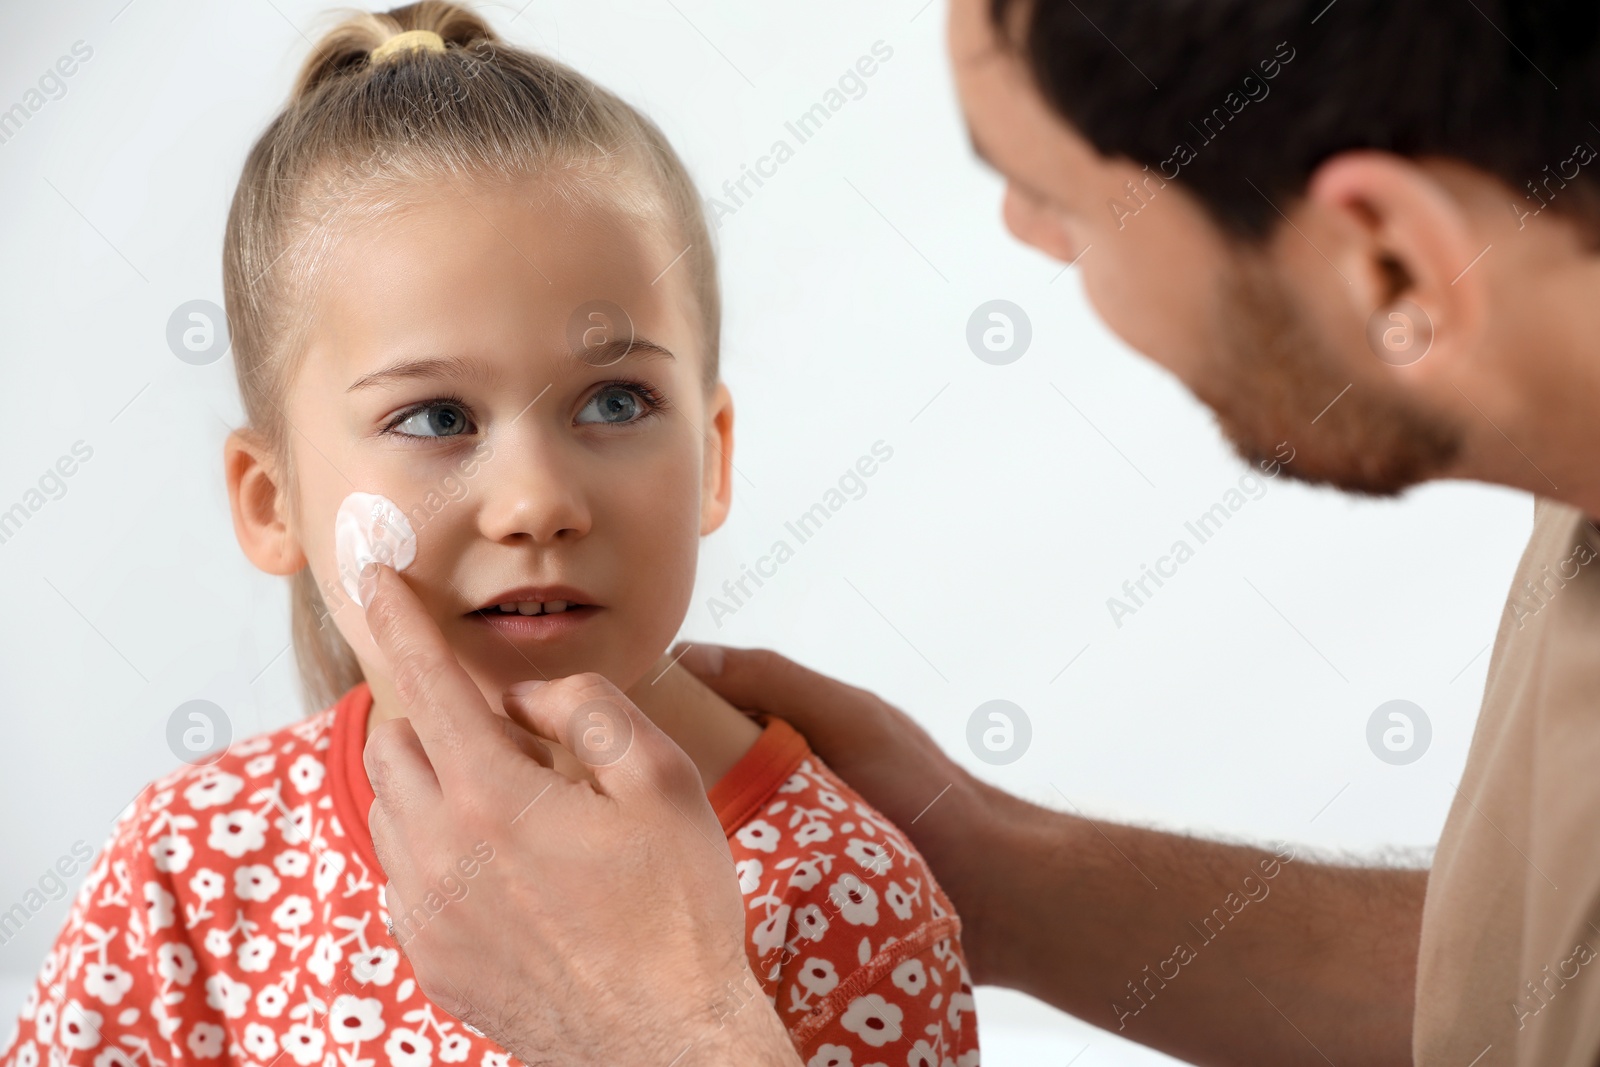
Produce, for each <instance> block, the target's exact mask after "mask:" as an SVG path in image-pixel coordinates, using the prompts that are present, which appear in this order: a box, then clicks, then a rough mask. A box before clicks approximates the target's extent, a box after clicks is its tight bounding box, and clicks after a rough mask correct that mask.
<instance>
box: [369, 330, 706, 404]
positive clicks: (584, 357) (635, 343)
mask: <svg viewBox="0 0 1600 1067" xmlns="http://www.w3.org/2000/svg"><path fill="white" fill-rule="evenodd" d="M573 355H574V357H576V358H577V359H579V360H580V361H582V362H584V363H587V364H589V365H590V366H593V367H609V366H612V365H614V364H616V363H620V362H621V361H622V360H624V359H639V360H647V359H676V358H677V357H676V356H674V355H673V354H672V351H671V350H670V349H668V348H667V347H666V346H664V345H660V344H657V343H656V342H654V341H652V340H650V339H649V338H647V337H635V338H633V340H631V341H629V340H625V339H622V338H618V339H616V340H613V341H606V342H604V343H602V344H598V345H592V346H590V347H588V348H586V349H582V350H580V351H577V352H574V353H573ZM451 378H457V379H466V380H469V381H479V382H483V383H485V384H488V385H495V384H498V382H499V381H500V374H499V372H498V371H497V370H495V369H494V368H493V367H489V366H486V365H484V364H482V363H478V362H475V361H473V360H469V359H463V358H462V357H460V356H428V357H425V358H422V359H408V360H405V361H403V362H400V363H396V364H394V365H393V366H389V367H384V368H383V369H382V370H376V371H373V372H372V373H371V374H364V375H362V376H361V377H360V378H357V379H356V380H355V382H354V383H353V384H351V386H350V388H348V389H346V390H345V392H347V393H353V392H355V391H356V390H358V389H366V388H370V387H372V386H377V385H393V384H395V383H396V382H404V381H440V380H445V379H451Z"/></svg>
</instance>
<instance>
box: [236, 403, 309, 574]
mask: <svg viewBox="0 0 1600 1067" xmlns="http://www.w3.org/2000/svg"><path fill="white" fill-rule="evenodd" d="M222 466H223V470H224V471H225V472H226V475H227V479H228V504H229V506H230V507H231V508H232V510H233V533H234V536H235V537H237V538H238V539H239V547H240V548H242V549H244V554H245V556H246V557H247V558H248V559H249V560H250V562H251V563H254V564H255V565H256V566H257V567H258V568H260V569H261V570H263V571H266V572H267V573H268V574H280V575H288V574H294V573H296V572H297V571H299V570H300V568H302V567H304V566H305V565H306V554H305V552H303V551H302V550H301V548H300V542H299V540H298V539H296V537H295V535H294V532H293V531H292V530H290V528H289V523H288V522H287V519H286V516H285V514H284V510H285V509H284V499H283V497H284V485H283V481H284V479H283V477H282V472H281V471H280V470H279V469H278V464H277V461H276V460H275V459H274V458H273V456H272V454H271V453H270V452H269V451H268V450H267V449H266V448H265V447H264V446H263V445H262V444H261V442H260V440H259V439H258V438H257V437H256V435H255V434H253V433H252V432H251V431H250V430H247V429H246V430H235V431H233V432H232V433H230V434H229V435H228V440H227V442H226V443H225V444H224V445H223V446H222Z"/></svg>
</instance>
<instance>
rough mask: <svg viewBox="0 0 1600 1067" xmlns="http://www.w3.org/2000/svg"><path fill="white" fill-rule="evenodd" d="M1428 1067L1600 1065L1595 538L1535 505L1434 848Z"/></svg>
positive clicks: (1552, 509) (1585, 523)
mask: <svg viewBox="0 0 1600 1067" xmlns="http://www.w3.org/2000/svg"><path fill="white" fill-rule="evenodd" d="M1416 1009H1417V1014H1416V1030H1415V1034H1414V1037H1413V1042H1414V1044H1413V1050H1414V1052H1415V1057H1416V1062H1417V1064H1418V1065H1420V1067H1469V1065H1470V1067H1501V1065H1511V1064H1516V1065H1532V1064H1538V1065H1539V1067H1561V1065H1572V1067H1579V1065H1582V1067H1594V1065H1595V1064H1596V1063H1597V1062H1600V530H1597V529H1596V527H1595V525H1594V524H1593V523H1591V522H1590V521H1589V520H1587V519H1586V518H1585V517H1584V515H1583V513H1582V512H1581V511H1579V510H1578V509H1577V508H1574V507H1570V506H1568V505H1566V504H1561V503H1558V502H1555V501H1551V500H1544V499H1540V500H1538V501H1536V502H1535V506H1534V525H1533V536H1532V537H1531V538H1530V539H1529V541H1528V547H1527V549H1526V551H1525V552H1524V553H1523V556H1522V562H1521V563H1520V564H1519V565H1518V567H1517V573H1516V577H1515V578H1513V579H1512V586H1511V595H1510V597H1509V599H1508V600H1507V602H1506V609H1505V614H1504V615H1503V616H1502V618H1501V620H1500V629H1499V632H1498V634H1497V635H1496V636H1495V642H1494V653H1493V657H1492V658H1491V660H1490V662H1489V677H1488V682H1487V684H1486V686H1485V689H1484V696H1483V711H1482V713H1481V714H1480V716H1479V718H1478V725H1477V729H1476V731H1475V732H1474V734H1473V737H1472V750H1471V752H1470V753H1469V754H1468V756H1467V766H1466V771H1465V772H1464V774H1463V775H1462V779H1461V782H1460V785H1459V787H1458V791H1457V794H1456V797H1455V800H1454V802H1453V803H1452V804H1451V806H1450V816H1449V818H1448V820H1447V821H1446V822H1445V827H1444V833H1443V835H1442V836H1441V837H1440V840H1439V849H1438V852H1437V853H1436V855H1435V860H1434V865H1433V871H1432V874H1431V875H1430V876H1429V879H1428V893H1427V900H1426V902H1425V904H1424V905H1423V911H1422V944H1421V955H1420V958H1419V960H1418V968H1417V1003H1416Z"/></svg>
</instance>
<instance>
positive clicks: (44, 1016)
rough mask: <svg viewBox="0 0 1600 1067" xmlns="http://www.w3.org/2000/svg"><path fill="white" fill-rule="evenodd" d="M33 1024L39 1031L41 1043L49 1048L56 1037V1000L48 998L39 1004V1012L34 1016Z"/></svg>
mask: <svg viewBox="0 0 1600 1067" xmlns="http://www.w3.org/2000/svg"><path fill="white" fill-rule="evenodd" d="M33 1026H34V1029H35V1030H36V1031H37V1033H38V1037H39V1044H41V1045H43V1046H44V1047H45V1048H49V1047H50V1046H51V1044H53V1043H54V1042H55V1039H56V1005H55V1002H54V1001H50V1000H47V1001H45V1002H44V1003H43V1004H41V1005H39V1014H38V1016H37V1017H35V1018H34V1020H33Z"/></svg>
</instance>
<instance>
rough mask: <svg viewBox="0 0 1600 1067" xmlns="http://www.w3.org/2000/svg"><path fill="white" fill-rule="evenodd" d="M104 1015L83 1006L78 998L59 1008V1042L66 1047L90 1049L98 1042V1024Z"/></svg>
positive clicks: (102, 1021)
mask: <svg viewBox="0 0 1600 1067" xmlns="http://www.w3.org/2000/svg"><path fill="white" fill-rule="evenodd" d="M105 1019H106V1017H105V1016H104V1015H101V1014H100V1013H99V1012H97V1011H92V1010H90V1009H89V1008H86V1007H84V1006H83V1005H82V1004H81V1003H80V1002H79V1001H78V998H76V997H74V998H72V999H71V1000H69V1001H67V1006H66V1007H65V1008H62V1009H61V1043H62V1044H63V1045H65V1046H67V1047H68V1048H74V1049H91V1048H94V1047H95V1046H96V1045H98V1044H100V1026H101V1024H102V1023H104V1022H105Z"/></svg>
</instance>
